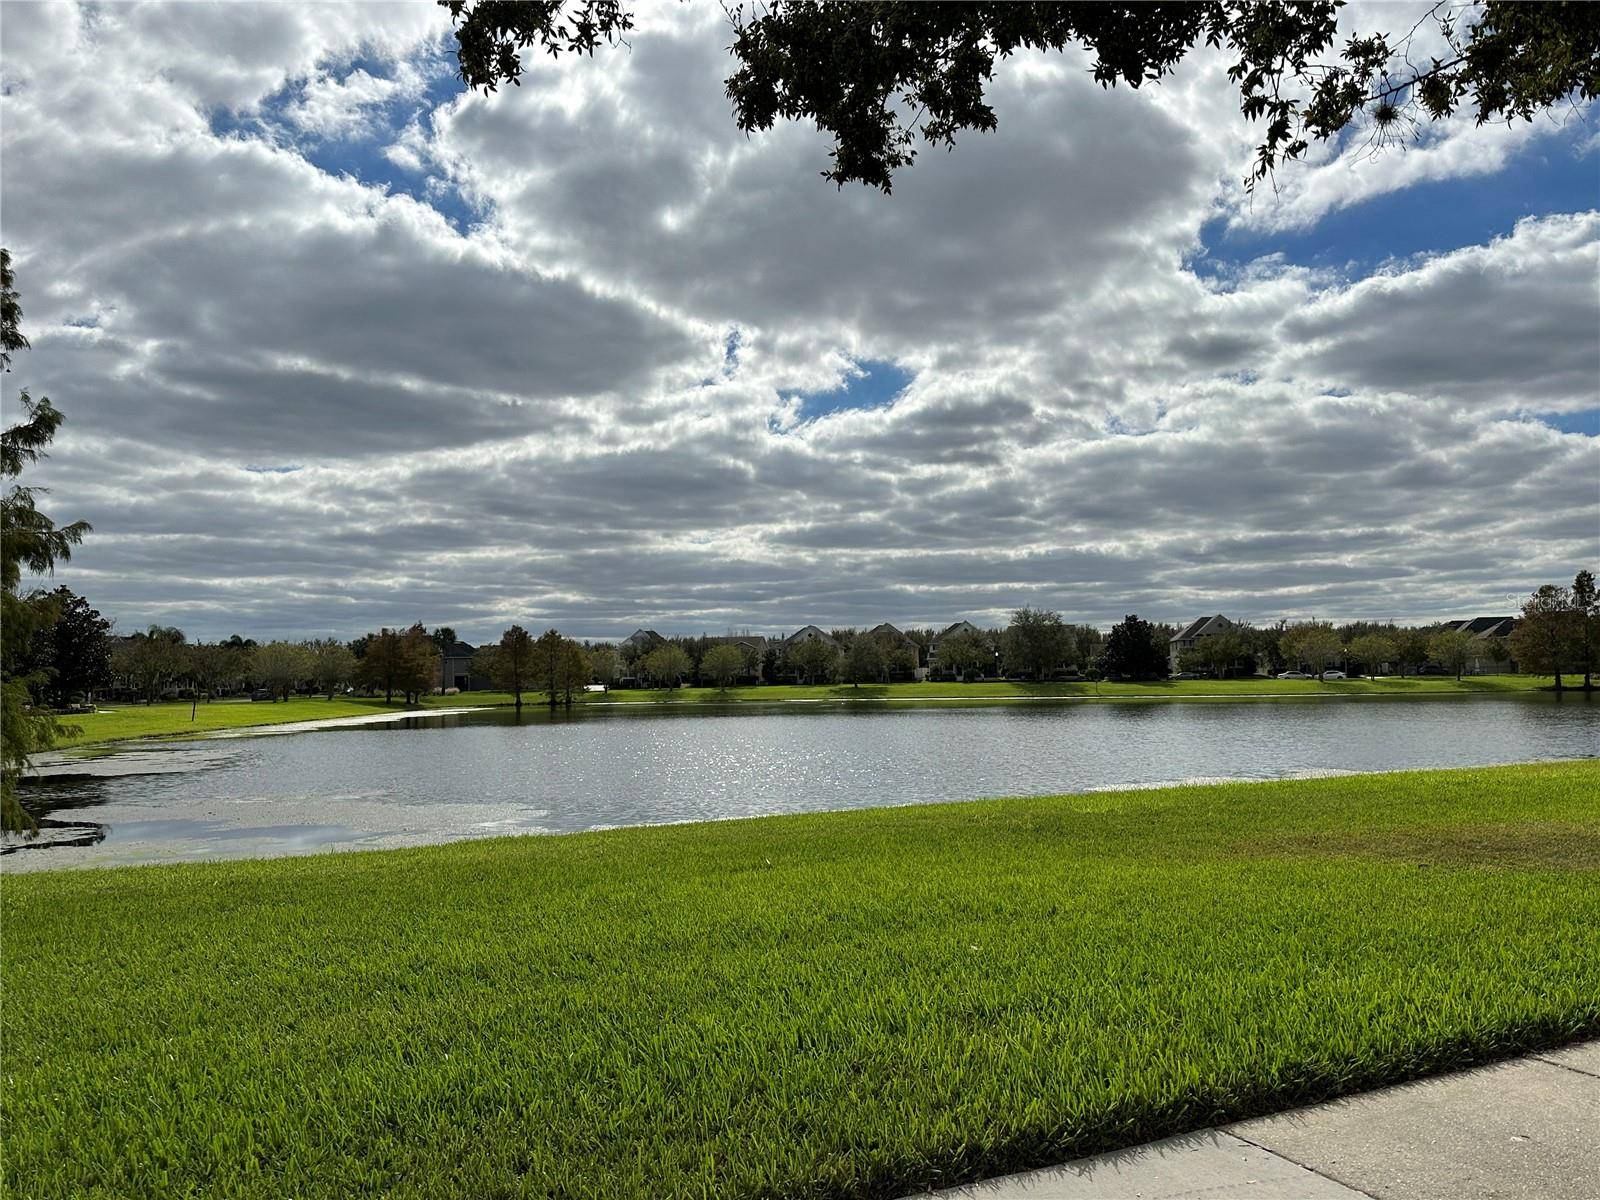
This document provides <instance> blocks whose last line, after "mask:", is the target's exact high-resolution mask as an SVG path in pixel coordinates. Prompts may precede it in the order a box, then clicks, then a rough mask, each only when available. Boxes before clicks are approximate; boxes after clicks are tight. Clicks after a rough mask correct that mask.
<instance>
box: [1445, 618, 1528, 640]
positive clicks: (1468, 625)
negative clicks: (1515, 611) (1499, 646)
mask: <svg viewBox="0 0 1600 1200" xmlns="http://www.w3.org/2000/svg"><path fill="white" fill-rule="evenodd" d="M1516 626H1517V619H1516V618H1515V617H1473V618H1472V619H1471V620H1470V621H1452V622H1451V623H1450V626H1449V628H1451V629H1455V630H1458V631H1459V632H1461V633H1470V634H1473V635H1474V636H1476V637H1504V636H1505V635H1506V634H1508V633H1510V632H1511V631H1512V630H1513V629H1515V628H1516Z"/></svg>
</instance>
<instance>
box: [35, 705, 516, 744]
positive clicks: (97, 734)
mask: <svg viewBox="0 0 1600 1200" xmlns="http://www.w3.org/2000/svg"><path fill="white" fill-rule="evenodd" d="M431 700H432V703H431V704H425V705H423V706H422V707H421V708H418V709H408V708H407V707H406V706H405V705H403V704H399V703H395V704H390V705H385V704H384V702H383V699H382V697H379V698H378V699H375V700H372V699H367V698H365V697H346V698H341V699H338V700H329V699H327V698H326V697H322V696H318V697H313V698H310V699H303V698H297V699H294V700H284V701H279V702H278V703H276V704H272V703H267V702H265V701H262V702H260V703H255V704H252V703H251V702H249V701H247V700H216V701H213V702H211V703H210V704H206V703H203V702H202V703H201V704H198V705H195V706H194V707H193V710H192V714H193V715H192V716H191V706H190V704H189V702H188V701H187V700H185V701H182V702H180V703H175V704H107V705H106V706H105V707H104V708H102V709H100V710H99V711H98V712H92V713H85V714H83V715H82V716H75V717H62V718H61V722H62V724H63V725H67V726H71V727H73V728H75V729H77V731H78V732H76V733H74V734H70V735H68V736H67V737H64V738H62V739H61V740H60V741H59V742H58V743H57V746H58V747H60V748H63V749H66V748H71V747H73V746H89V745H95V744H97V743H101V742H120V741H126V740H129V739H132V738H146V737H178V736H182V735H185V734H191V733H212V732H215V731H217V730H219V729H246V728H249V727H251V726H256V725H282V724H287V723H290V722H294V721H320V720H325V719H327V718H329V717H368V716H372V715H373V714H375V713H385V712H388V713H405V712H413V711H415V712H421V711H425V710H426V709H427V708H429V707H434V708H440V707H450V708H457V707H460V708H468V707H472V706H474V705H477V704H480V703H483V701H479V700H478V699H476V698H470V699H469V698H468V697H466V696H434V697H431ZM493 702H494V698H491V699H490V700H489V703H493Z"/></svg>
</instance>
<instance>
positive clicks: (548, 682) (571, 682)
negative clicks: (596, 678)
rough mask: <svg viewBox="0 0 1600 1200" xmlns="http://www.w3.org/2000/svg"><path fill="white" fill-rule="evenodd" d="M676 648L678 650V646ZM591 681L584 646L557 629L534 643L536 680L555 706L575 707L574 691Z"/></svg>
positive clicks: (544, 634)
mask: <svg viewBox="0 0 1600 1200" xmlns="http://www.w3.org/2000/svg"><path fill="white" fill-rule="evenodd" d="M663 649H665V647H663ZM672 649H674V650H677V647H676V646H674V647H672ZM659 652H660V651H653V652H652V653H659ZM678 653H679V654H682V655H683V657H684V659H685V660H686V661H687V659H688V655H686V654H683V651H682V650H678ZM685 669H687V668H685ZM588 681H589V660H588V659H587V658H586V657H585V656H584V653H583V647H582V646H580V645H578V643H577V642H575V641H573V640H572V639H571V638H568V637H562V636H561V634H560V633H558V632H557V631H556V630H554V629H548V630H546V631H545V632H544V633H542V634H540V635H539V640H538V641H537V642H535V643H534V644H533V682H534V685H535V686H536V687H537V688H538V690H539V691H541V692H544V693H545V694H546V695H547V696H548V698H549V704H550V707H551V708H554V707H555V706H556V705H557V704H559V703H562V702H565V703H566V705H567V707H568V708H570V707H572V701H573V697H574V694H575V693H576V692H577V691H578V689H579V688H581V687H583V685H584V684H585V683H587V682H588Z"/></svg>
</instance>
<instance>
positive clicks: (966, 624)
mask: <svg viewBox="0 0 1600 1200" xmlns="http://www.w3.org/2000/svg"><path fill="white" fill-rule="evenodd" d="M969 631H970V632H972V633H978V632H980V631H979V629H978V627H977V626H976V625H974V624H973V623H972V622H971V621H957V622H956V623H955V624H954V625H947V626H945V627H944V628H943V629H941V630H940V631H939V638H947V637H949V636H950V635H951V634H952V633H966V632H969ZM939 638H935V639H934V640H935V641H938V640H939Z"/></svg>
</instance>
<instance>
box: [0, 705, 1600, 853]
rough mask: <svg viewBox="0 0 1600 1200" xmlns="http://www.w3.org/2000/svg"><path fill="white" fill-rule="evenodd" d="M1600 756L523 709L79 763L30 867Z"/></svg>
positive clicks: (869, 713)
mask: <svg viewBox="0 0 1600 1200" xmlns="http://www.w3.org/2000/svg"><path fill="white" fill-rule="evenodd" d="M1597 752H1600V704H1596V703H1595V702H1594V701H1593V700H1590V699H1585V698H1582V697H1579V698H1572V697H1567V698H1564V699H1562V700H1559V701H1558V700H1556V699H1555V698H1553V697H1527V698H1523V697H1518V698H1491V699H1478V698H1471V699H1437V700H1403V701H1397V700H1365V701H1332V702H1329V701H1323V702H1302V703H1282V702H1279V703H1258V704H1251V703H1229V704H1222V703H1206V704H1029V705H1018V706H1014V707H988V708H954V707H949V706H945V707H939V708H885V707H883V706H868V705H857V706H851V705H829V706H809V705H787V706H777V705H772V706H767V705H752V704H741V705H737V706H727V707H702V706H695V707H685V708H656V709H641V708H637V707H632V706H617V707H614V708H599V707H595V708H591V709H588V710H584V711H581V712H580V713H578V714H575V715H573V716H570V717H569V716H565V715H557V716H555V717H551V716H549V715H548V714H546V713H545V712H544V711H543V710H529V711H527V712H525V713H524V715H523V716H522V718H521V719H520V720H519V719H518V718H517V717H516V716H515V714H513V713H512V712H510V711H508V710H492V711H487V712H481V713H473V714H466V715H460V716H447V717H422V718H417V717H411V718H406V719H403V720H400V721H397V722H395V723H392V724H382V725H375V724H364V725H357V726H350V727H343V728H334V729H322V730H316V731H310V732H299V733H292V734H277V735H268V736H251V737H238V736H234V737H226V738H214V739H204V740H200V741H189V742H174V743H166V744H160V745H155V746H141V747H140V748H139V749H137V750H133V751H128V752H124V753H120V754H114V755H110V756H107V757H103V758H97V759H90V760H84V761H81V762H72V761H68V762H58V763H56V764H54V765H52V766H50V767H48V768H46V770H45V772H44V774H45V775H46V776H47V777H46V778H42V779H39V780H37V781H34V782H33V783H31V784H30V785H29V786H28V787H27V788H26V790H25V800H26V803H27V804H28V806H29V807H30V808H31V809H32V810H33V811H34V812H35V813H37V814H39V815H41V816H42V818H43V824H44V826H45V827H44V830H43V832H42V834H41V836H40V837H39V838H38V839H36V840H34V841H32V842H21V841H18V840H16V839H8V840H7V841H6V843H5V846H4V851H5V858H4V869H5V870H7V871H13V870H26V869H39V868H45V867H61V866H75V865H92V864H106V863H130V862H167V861H175V860H176V861H183V860H193V859H201V858H217V857H235V856H244V855H276V854H299V853H307V852H312V851H318V850H330V849H354V848H363V847H378V846H400V845H416V844H421V843H427V842H439V841H449V840H453V839H457V838H466V837H483V836H487V835H493V834H501V833H536V832H566V831H572V830H581V829H597V828H607V827H611V826H618V825H641V824H653V823H660V822H669V821H695V820H707V819H716V818H725V817H745V816H758V815H764V814H769V813H788V812H810V811H816V810H821V809H846V808H865V807H872V806H876V805H889V804H919V803H929V802H933V801H941V800H968V799H975V798H978V797H983V796H1003V795H1027V794H1033V795H1039V794H1051V793H1057V792H1074V791H1085V790H1090V789H1095V788H1112V787H1133V786H1151V785H1156V784H1162V783H1176V782H1183V781H1189V780H1208V779H1274V778H1283V777H1290V776H1304V775H1316V774H1328V773H1339V772H1349V771H1384V770H1402V769H1411V768H1425V767H1451V766H1478V765H1486V764H1491V763H1508V762H1522V761H1528V760H1533V759H1547V758H1572V757H1580V756H1586V755H1594V754H1596V753H1597Z"/></svg>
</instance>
